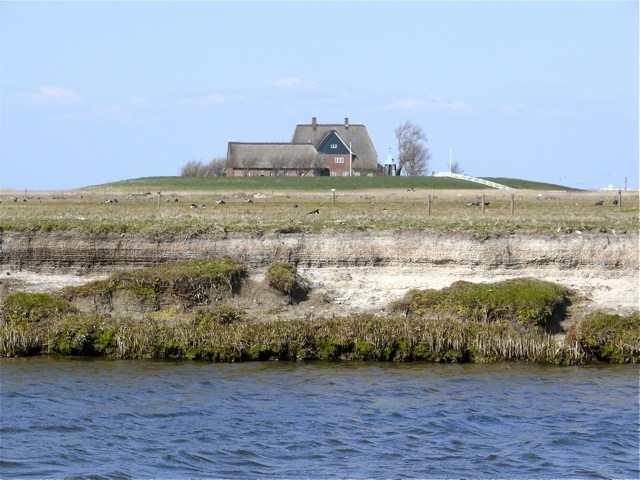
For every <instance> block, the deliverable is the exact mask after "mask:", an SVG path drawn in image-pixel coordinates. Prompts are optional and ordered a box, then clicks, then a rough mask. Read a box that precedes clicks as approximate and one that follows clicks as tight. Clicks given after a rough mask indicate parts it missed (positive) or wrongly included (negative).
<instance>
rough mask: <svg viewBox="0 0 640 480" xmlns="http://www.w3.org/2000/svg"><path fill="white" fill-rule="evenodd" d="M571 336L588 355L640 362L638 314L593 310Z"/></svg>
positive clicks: (618, 360)
mask: <svg viewBox="0 0 640 480" xmlns="http://www.w3.org/2000/svg"><path fill="white" fill-rule="evenodd" d="M570 336H572V337H575V340H576V341H577V342H578V343H579V344H580V346H581V347H582V349H583V350H585V351H586V352H587V353H588V354H589V355H590V356H593V357H595V358H596V359H598V360H601V361H604V362H610V363H638V362H640V313H638V312H636V313H634V314H631V315H626V316H625V315H617V314H612V313H605V312H593V313H591V314H589V315H587V316H586V317H585V318H584V319H583V320H582V321H581V322H580V323H579V324H578V325H577V327H576V329H575V330H574V331H573V332H570Z"/></svg>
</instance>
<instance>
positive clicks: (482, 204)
mask: <svg viewBox="0 0 640 480" xmlns="http://www.w3.org/2000/svg"><path fill="white" fill-rule="evenodd" d="M480 207H481V209H482V215H484V193H483V194H482V199H481V200H480Z"/></svg>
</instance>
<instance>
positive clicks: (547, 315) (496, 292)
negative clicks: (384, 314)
mask: <svg viewBox="0 0 640 480" xmlns="http://www.w3.org/2000/svg"><path fill="white" fill-rule="evenodd" d="M569 303H570V292H569V290H568V289H567V288H565V287H563V286H562V285H558V284H555V283H551V282H545V281H542V280H535V279H529V278H523V279H514V280H505V281H503V282H495V283H469V282H462V281H461V282H455V283H453V284H452V285H451V286H450V287H447V288H443V289H442V290H431V289H428V290H412V291H410V292H408V293H407V295H406V296H405V297H404V299H403V300H401V301H399V302H397V303H396V304H395V305H394V308H395V309H396V310H399V311H404V312H405V314H407V315H415V316H449V317H454V318H459V319H462V320H466V321H474V322H496V321H507V322H514V323H516V324H519V325H523V326H528V327H532V326H538V327H543V328H545V329H551V330H553V329H554V328H555V325H556V324H557V322H558V321H559V320H560V319H561V318H562V317H563V316H564V312H565V309H566V307H567V305H568V304H569Z"/></svg>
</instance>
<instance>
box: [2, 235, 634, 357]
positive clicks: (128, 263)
mask: <svg viewBox="0 0 640 480" xmlns="http://www.w3.org/2000/svg"><path fill="white" fill-rule="evenodd" d="M0 246H1V250H0V264H1V266H2V280H1V282H2V283H1V284H0V316H2V322H0V354H2V355H4V356H20V355H33V354H39V353H55V354H63V355H107V356H113V357H117V358H193V359H204V360H214V361H240V360H266V359H281V360H304V359H316V358H320V359H346V360H349V359H358V360H367V359H371V360H429V361H439V362H441V361H445V362H463V361H474V362H488V361H500V360H529V361H537V362H543V363H559V364H576V363H585V362H588V361H610V362H616V363H626V362H637V361H639V360H640V317H638V293H639V292H638V245H637V236H636V235H632V234H614V233H607V234H594V233H582V232H579V231H578V232H571V233H559V234H557V235H549V234H546V235H542V234H540V235H508V236H505V235H502V236H486V237H478V236H477V235H465V234H450V235H447V234H444V233H439V234H436V233H425V232H421V231H420V232H419V231H401V232H371V231H362V232H353V233H335V234H329V233H318V234H309V233H306V234H303V233H295V232H293V233H284V232H283V233H278V234H272V235H248V234H232V235H231V234H224V233H223V234H220V235H217V236H212V235H207V236H202V237H198V236H196V237H194V236H191V237H183V238H177V237H175V236H174V237H149V236H142V235H137V236H136V235H127V234H120V235H101V236H96V235H92V236H89V235H78V234H77V233H76V234H71V233H60V232H57V233H42V232H40V233H38V234H29V233H24V232H23V233H7V232H5V233H4V234H3V235H2V242H1V244H0Z"/></svg>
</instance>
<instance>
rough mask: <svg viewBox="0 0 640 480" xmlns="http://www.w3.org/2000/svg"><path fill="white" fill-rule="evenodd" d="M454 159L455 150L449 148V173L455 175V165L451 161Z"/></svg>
mask: <svg viewBox="0 0 640 480" xmlns="http://www.w3.org/2000/svg"><path fill="white" fill-rule="evenodd" d="M452 157H453V148H451V147H449V173H453V166H452V165H453V163H452V161H451V159H452Z"/></svg>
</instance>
